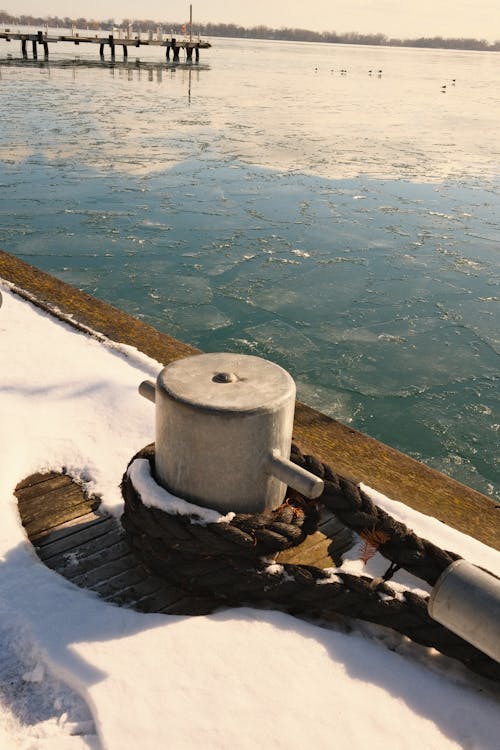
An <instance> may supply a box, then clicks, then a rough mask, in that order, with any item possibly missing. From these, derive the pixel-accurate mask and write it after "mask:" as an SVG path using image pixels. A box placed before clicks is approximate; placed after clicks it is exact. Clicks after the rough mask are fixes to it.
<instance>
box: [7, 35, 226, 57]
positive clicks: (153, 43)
mask: <svg viewBox="0 0 500 750" xmlns="http://www.w3.org/2000/svg"><path fill="white" fill-rule="evenodd" d="M0 39H4V40H5V41H6V42H13V41H20V42H21V54H22V56H23V58H24V59H27V57H28V44H29V43H31V50H32V55H33V59H35V60H36V59H37V58H38V49H39V47H40V48H42V49H43V55H44V57H45V58H48V56H49V45H50V44H52V45H53V44H57V43H58V42H67V43H69V44H74V45H80V44H95V45H97V44H98V45H99V55H100V56H101V58H103V57H104V50H105V48H106V47H107V46H108V47H109V51H110V55H111V59H114V58H115V55H116V47H121V48H122V51H123V57H124V58H127V57H128V48H129V47H136V48H137V47H164V48H165V55H166V58H167V60H170V58H171V56H172V60H173V62H179V60H180V51H181V50H183V51H184V52H185V55H186V60H187V61H188V62H192V61H193V58H194V61H195V62H198V60H199V59H200V49H209V48H210V47H211V46H212V45H211V44H210V42H207V41H204V40H202V39H200V38H199V37H198V38H194V37H193V35H192V34H191V33H190V34H188V35H187V36H185V37H183V38H180V39H178V38H176V37H174V36H172V35H171V34H170V35H168V34H164V33H163V32H162V31H161V30H160V29H157V30H156V31H149V32H147V34H144V33H142V32H133V31H132V30H131V29H127V30H122V29H117V30H113V33H107V32H104V31H98V32H96V33H95V34H94V35H91V34H89V33H83V34H82V33H80V32H79V31H76V29H71V32H70V33H69V34H60V33H57V32H56V31H50V30H49V29H45V30H37V31H27V32H23V31H11V30H10V29H3V30H1V31H0Z"/></svg>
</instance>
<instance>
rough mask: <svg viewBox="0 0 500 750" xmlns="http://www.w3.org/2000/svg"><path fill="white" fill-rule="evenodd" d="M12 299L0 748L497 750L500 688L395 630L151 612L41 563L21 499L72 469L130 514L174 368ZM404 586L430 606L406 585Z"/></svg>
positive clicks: (2, 356)
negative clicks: (161, 392)
mask: <svg viewBox="0 0 500 750" xmlns="http://www.w3.org/2000/svg"><path fill="white" fill-rule="evenodd" d="M0 289H1V294H2V296H3V304H2V306H1V307H0V372H1V378H2V388H1V389H0V414H1V415H2V419H1V420H0V747H1V748H8V749H9V750H27V749H28V748H36V750H116V749H117V748H119V750H137V748H140V749H141V750H158V748H175V750H199V748H203V750H254V748H257V747H264V748H266V750H279V748H284V747H286V748H287V750H302V749H303V748H305V747H312V748H315V750H331V748H332V746H333V744H334V745H335V747H337V748H361V747H370V748H371V749H372V750H395V749H396V748H402V747H404V748H405V750H421V749H422V748H426V750H463V748H471V747H474V748H478V749H479V748H480V749H481V750H497V749H498V737H499V736H500V712H499V711H498V690H496V691H495V692H494V691H493V689H491V686H490V687H489V686H488V685H487V683H486V682H485V681H483V680H480V678H478V677H476V676H475V675H474V674H472V673H471V672H468V671H467V670H466V669H465V667H463V666H462V665H459V664H458V663H456V662H454V661H452V660H451V659H446V658H445V657H440V656H439V655H438V654H437V653H435V652H432V651H431V650H429V649H423V648H421V647H419V646H417V645H416V644H414V643H411V642H410V641H408V640H407V639H404V638H402V637H400V636H398V635H397V634H396V633H394V632H392V631H389V630H385V631H384V630H382V629H381V628H375V627H370V626H369V624H368V623H364V624H363V625H360V624H357V625H356V623H353V624H352V625H353V627H352V630H351V629H347V628H343V627H342V628H341V627H338V626H335V625H333V626H332V627H331V628H326V627H318V626H316V625H314V624H312V623H309V622H304V621H302V620H299V619H297V618H294V617H291V616H289V615H286V614H284V613H280V612H276V611H272V610H256V609H249V608H244V607H242V608H238V609H229V610H222V611H220V612H218V613H215V614H213V615H210V616H204V617H178V616H177V617H176V616H165V615H155V614H144V613H140V612H136V611H133V610H131V609H127V608H124V607H117V606H112V605H111V604H108V603H106V602H105V601H103V600H102V599H100V598H98V597H97V595H96V594H94V593H93V592H90V591H88V590H86V589H82V588H77V587H76V586H74V585H72V584H71V583H69V581H67V580H66V579H65V578H63V577H62V576H60V575H58V574H57V573H55V572H54V571H52V570H50V569H49V568H48V567H46V566H45V565H43V564H42V562H41V561H40V560H39V559H38V558H37V556H36V555H35V553H34V551H33V548H32V547H31V545H30V543H29V542H28V540H27V538H26V536H25V534H24V530H23V527H22V526H21V522H20V518H19V514H18V512H17V503H16V500H15V498H14V496H13V494H12V493H13V491H14V488H15V486H16V484H17V483H18V482H19V481H20V480H21V479H23V478H25V477H27V476H29V475H30V474H32V473H34V472H36V471H42V470H54V471H61V468H62V467H63V466H64V467H66V470H67V471H68V473H69V474H70V475H71V476H73V477H79V478H80V479H82V480H83V481H85V482H86V483H87V486H89V488H90V490H91V491H93V492H96V493H97V494H99V495H101V496H102V499H103V504H104V507H105V509H106V510H108V511H111V512H113V513H114V514H115V515H116V516H119V515H120V514H121V512H122V510H123V506H122V500H121V495H120V492H119V482H120V479H121V476H122V473H123V471H124V469H125V467H126V465H127V463H128V461H129V459H130V458H131V457H132V456H133V455H134V454H135V453H136V452H137V450H138V449H139V448H141V447H143V446H144V445H146V444H147V443H149V442H150V441H151V440H152V439H153V435H154V406H153V405H152V404H151V403H150V402H148V401H146V400H145V399H143V398H141V396H139V394H138V392H137V386H138V384H139V383H140V382H141V381H142V380H143V379H144V378H145V377H146V378H151V377H154V376H155V375H156V373H157V372H158V371H159V370H160V369H161V365H160V364H159V363H158V362H155V361H153V360H151V359H149V358H147V357H146V356H145V355H144V354H142V353H141V352H139V351H137V350H135V349H133V348H132V347H130V346H125V345H122V344H119V343H116V342H106V341H105V342H100V341H98V340H97V339H95V338H91V337H90V336H87V335H84V334H83V333H80V332H76V331H74V330H72V329H70V328H69V327H67V326H66V325H65V324H63V323H61V322H60V321H57V320H55V319H54V318H51V317H50V316H49V315H48V314H47V313H45V312H43V311H41V310H39V309H37V308H34V307H32V305H31V304H29V303H28V302H25V301H24V300H22V299H20V298H19V297H18V296H16V295H13V294H12V293H11V292H10V291H9V288H8V286H7V285H6V284H5V282H2V280H1V279H0ZM48 351H49V352H50V353H51V356H50V357H48V356H47V352H48ZM7 363H8V366H7ZM34 363H36V366H34ZM2 365H3V367H2ZM40 394H43V398H41V397H40ZM124 424H126V425H127V429H126V430H124V429H123V425H124ZM133 481H134V486H136V487H137V488H139V491H140V494H141V496H143V497H144V486H143V484H142V482H139V483H137V482H136V479H135V478H134V479H133ZM149 481H151V477H150V475H149ZM157 490H159V488H158V487H157ZM364 490H365V491H366V492H369V493H370V494H371V496H372V498H373V500H374V501H375V502H376V503H377V504H378V505H380V506H381V507H382V508H384V509H385V510H386V511H387V512H389V513H390V514H391V515H393V516H394V517H395V518H396V519H398V520H400V521H402V522H403V523H406V525H408V526H410V528H413V529H415V531H416V533H418V534H420V535H422V536H425V537H426V538H428V539H430V540H431V541H433V542H434V543H435V544H437V545H439V546H440V547H442V548H444V549H449V550H454V551H455V552H457V553H459V554H460V555H462V556H463V557H465V558H466V559H468V560H469V561H470V562H473V563H475V564H476V565H480V566H482V567H484V568H487V569H488V570H491V571H492V572H494V573H495V574H497V575H498V574H500V553H499V552H497V551H496V550H493V549H492V548H490V547H486V546H485V545H483V544H481V543H480V542H478V541H476V540H474V539H472V538H470V537H468V536H465V535H464V534H461V533H459V532H458V531H455V530H453V529H451V528H449V527H447V526H445V525H444V524H442V523H440V522H439V521H437V520H436V519H433V518H430V517H428V516H424V515H422V514H421V513H417V512H416V511H413V510H412V509H411V508H408V507H407V506H404V505H403V504H401V503H398V502H396V501H393V500H390V499H389V498H384V497H383V496H382V495H380V494H379V493H375V492H374V491H370V490H369V488H367V487H364ZM159 491H160V497H161V498H162V502H163V501H164V497H165V496H166V495H167V493H165V492H164V491H163V490H159ZM169 497H171V496H169ZM176 507H177V510H178V509H179V506H178V505H177V506H176ZM75 557H76V553H72V554H71V555H67V561H66V564H67V565H69V566H71V565H73V564H75ZM274 568H275V570H273V574H275V575H281V573H280V566H278V565H277V566H274ZM386 568H387V560H385V559H383V558H382V557H381V555H380V554H376V555H374V557H372V558H371V560H369V562H368V563H367V565H366V567H363V562H362V560H361V559H360V549H359V542H358V544H357V545H356V546H355V547H354V548H353V550H351V551H349V552H348V553H347V554H346V555H345V560H344V563H343V569H345V570H348V571H350V572H351V573H354V574H356V573H358V574H359V573H367V574H368V575H371V576H379V575H381V574H382V572H383V571H384V570H385V569H386ZM332 572H335V569H333V571H332ZM391 583H392V585H393V586H395V587H398V586H399V590H401V588H403V589H406V588H410V589H412V590H414V591H415V590H419V591H422V589H423V590H429V587H428V585H427V584H425V583H424V582H423V581H420V580H418V579H416V578H414V577H412V576H410V575H409V574H407V573H406V572H404V571H398V572H397V573H396V575H395V577H394V579H393V582H391ZM327 585H328V584H323V588H324V589H325V591H326V587H327ZM325 596H328V593H327V592H325ZM495 695H496V697H495ZM361 709H362V710H361ZM332 737H334V738H335V743H332Z"/></svg>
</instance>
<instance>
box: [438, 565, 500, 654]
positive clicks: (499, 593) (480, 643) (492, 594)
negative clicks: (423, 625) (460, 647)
mask: <svg viewBox="0 0 500 750" xmlns="http://www.w3.org/2000/svg"><path fill="white" fill-rule="evenodd" d="M427 609H428V612H429V614H430V616H431V617H432V618H433V619H434V620H437V621H438V622H440V623H441V625H444V626H445V627H447V628H448V630H451V631H453V633H456V634H457V635H459V636H460V637H461V638H464V640H466V641H468V642H469V643H472V645H473V646H476V648H478V649H480V650H481V651H483V652H484V653H485V654H488V656H491V658H492V659H495V660H496V661H498V662H500V579H499V578H496V577H495V576H493V575H491V574H490V573H486V572H485V571H484V570H481V569H480V568H477V567H476V566H475V565H472V564H471V563H470V562H467V560H456V561H455V562H454V563H452V564H451V565H450V566H449V567H448V568H446V570H445V571H444V573H442V574H441V576H440V577H439V578H438V580H437V582H436V584H435V586H434V588H433V589H432V593H431V596H430V599H429V602H428V605H427Z"/></svg>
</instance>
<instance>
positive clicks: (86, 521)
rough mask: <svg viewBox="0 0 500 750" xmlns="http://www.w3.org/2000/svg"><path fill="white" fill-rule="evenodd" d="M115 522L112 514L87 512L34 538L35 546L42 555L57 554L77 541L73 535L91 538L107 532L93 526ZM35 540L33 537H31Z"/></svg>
mask: <svg viewBox="0 0 500 750" xmlns="http://www.w3.org/2000/svg"><path fill="white" fill-rule="evenodd" d="M114 522H115V519H113V518H112V517H111V516H103V515H100V514H99V513H95V512H94V511H93V512H92V513H87V514H86V515H84V516H79V517H78V518H73V519H71V520H69V521H66V522H65V523H62V524H59V525H58V526H57V527H56V528H55V529H50V530H49V531H48V532H46V533H45V534H43V536H39V537H37V538H36V539H35V540H34V546H35V548H36V550H37V552H38V554H39V556H40V557H43V558H44V559H45V557H50V555H52V554H57V552H58V551H59V550H60V551H62V550H63V549H64V548H67V549H70V548H71V547H72V546H73V545H74V544H76V543H77V542H76V541H72V537H76V536H80V535H81V539H82V541H83V540H84V539H89V538H91V537H92V536H93V535H96V533H97V532H98V533H105V531H103V530H102V529H98V530H97V529H96V531H92V527H93V526H96V527H97V526H100V525H103V526H104V527H106V525H109V524H112V523H114ZM31 540H32V541H33V538H31ZM56 542H60V545H59V546H58V545H56Z"/></svg>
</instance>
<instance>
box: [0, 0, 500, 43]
mask: <svg viewBox="0 0 500 750" xmlns="http://www.w3.org/2000/svg"><path fill="white" fill-rule="evenodd" d="M0 9H2V10H5V11H7V12H9V13H12V14H18V13H26V14H31V15H42V16H44V15H47V14H54V15H60V16H66V15H69V16H70V17H78V16H82V17H85V18H95V19H101V18H103V19H104V18H114V19H115V20H118V19H119V18H124V17H127V18H132V19H133V18H136V17H140V18H143V19H144V18H151V19H153V20H158V21H161V20H165V21H179V22H182V21H185V20H188V19H189V3H188V2H185V1H184V0H171V1H170V2H169V3H163V2H160V0H143V2H141V3H140V4H139V3H137V2H135V0H120V1H118V0H73V2H71V3H67V2H66V0H0ZM193 18H194V20H195V21H196V19H198V20H199V21H202V22H207V21H212V22H217V23H236V24H238V25H242V26H256V25H259V24H264V25H266V26H270V27H273V28H281V27H282V26H289V27H300V28H305V29H312V30H315V31H337V32H346V31H358V32H361V33H378V32H381V33H383V34H386V35H387V36H389V37H390V36H394V37H406V38H414V37H419V36H443V37H476V38H484V39H488V40H489V41H495V40H496V39H500V3H499V2H498V0H419V2H415V0H336V1H335V2H332V1H331V0H309V2H307V3H304V2H302V0H300V1H299V0H273V1H272V2H269V0H252V2H251V3H249V2H247V0H239V2H232V3H228V2H227V0H199V2H197V3H196V2H195V3H193Z"/></svg>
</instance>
